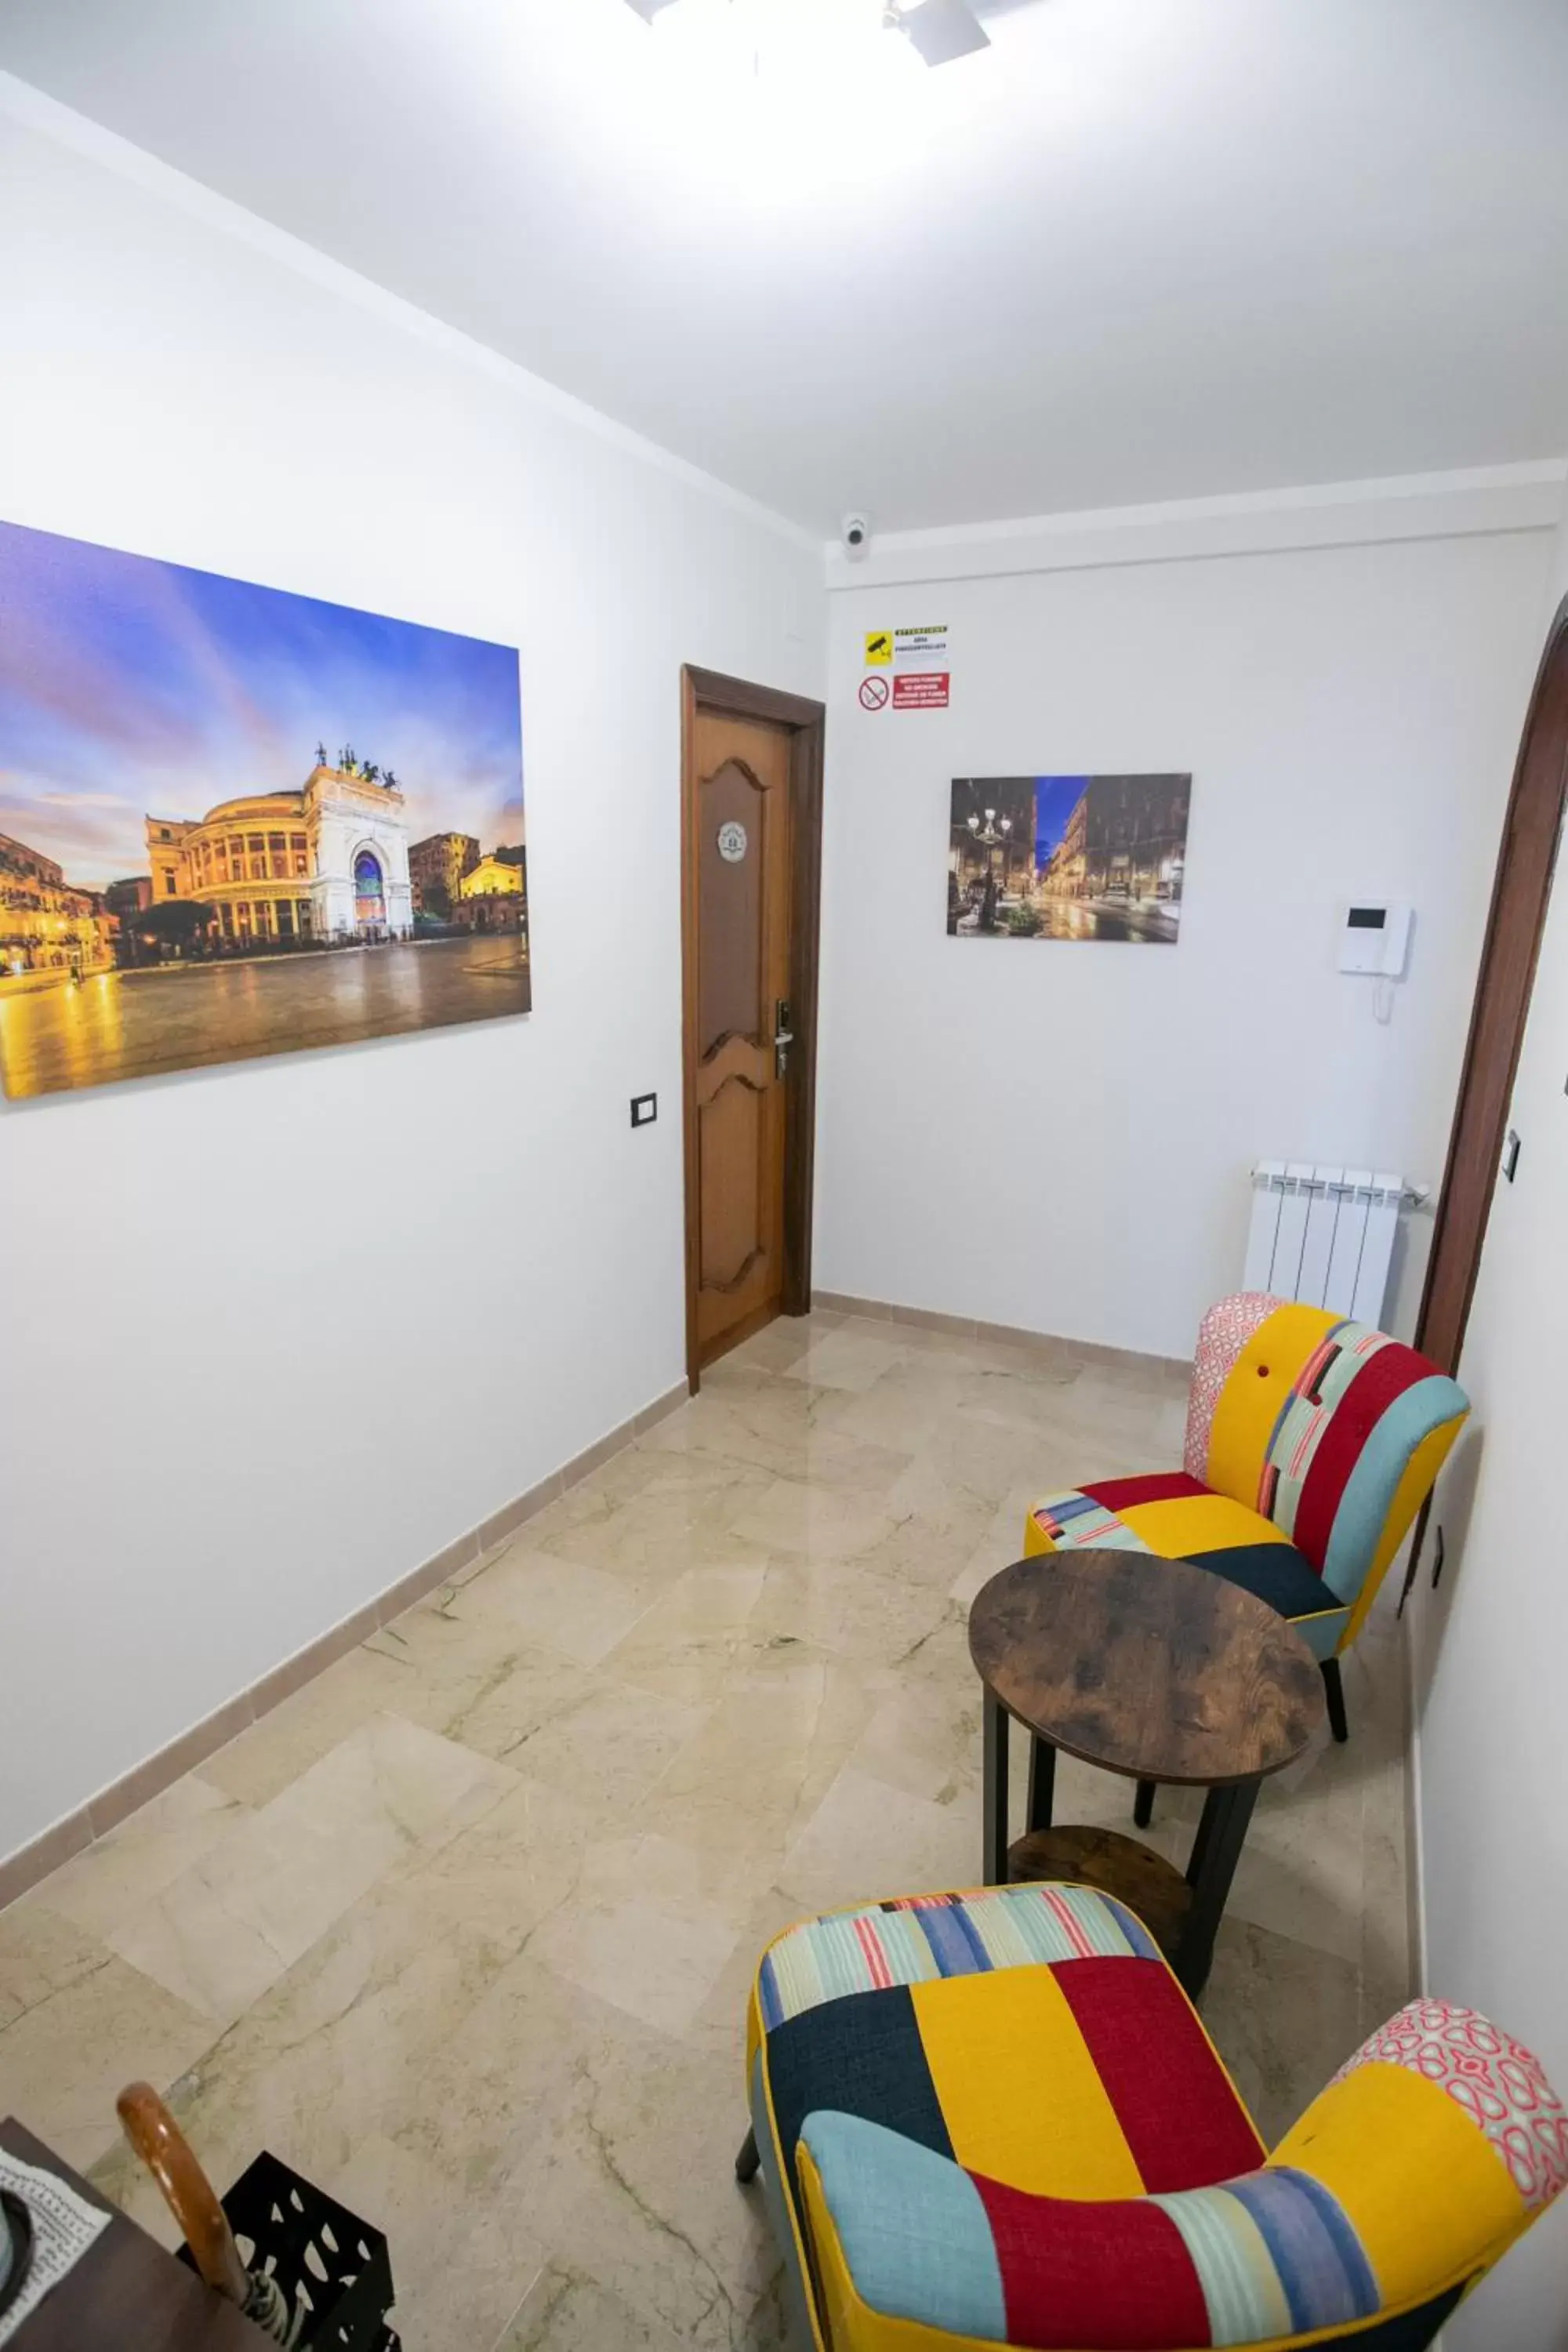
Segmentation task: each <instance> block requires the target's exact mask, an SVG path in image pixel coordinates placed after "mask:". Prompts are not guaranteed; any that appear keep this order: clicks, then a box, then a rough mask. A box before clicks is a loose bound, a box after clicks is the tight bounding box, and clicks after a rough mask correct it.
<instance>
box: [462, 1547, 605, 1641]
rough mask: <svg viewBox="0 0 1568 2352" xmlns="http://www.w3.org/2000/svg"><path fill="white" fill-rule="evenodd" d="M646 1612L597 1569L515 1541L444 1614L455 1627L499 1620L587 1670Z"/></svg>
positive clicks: (467, 1586)
mask: <svg viewBox="0 0 1568 2352" xmlns="http://www.w3.org/2000/svg"><path fill="white" fill-rule="evenodd" d="M645 1606H646V1603H645V1602H644V1601H642V1600H641V1599H640V1598H639V1597H638V1595H637V1593H636V1592H634V1591H632V1589H631V1588H630V1586H628V1585H626V1584H623V1583H622V1582H621V1580H619V1578H618V1577H614V1576H608V1575H606V1574H605V1571H604V1570H603V1569H598V1568H588V1567H585V1566H584V1564H583V1562H582V1561H581V1560H574V1561H573V1560H564V1559H554V1558H552V1555H551V1554H550V1553H549V1552H543V1551H535V1550H533V1549H531V1548H530V1547H529V1546H528V1545H526V1544H524V1543H521V1542H518V1543H515V1544H513V1545H511V1546H510V1547H509V1549H507V1550H505V1551H504V1552H502V1553H501V1555H500V1558H499V1559H496V1560H494V1561H492V1562H491V1563H490V1564H489V1566H488V1567H486V1568H485V1569H484V1570H483V1571H482V1572H481V1573H480V1574H479V1575H478V1576H476V1577H473V1578H471V1579H470V1580H469V1581H468V1583H467V1584H465V1585H464V1586H463V1587H462V1589H461V1591H458V1592H455V1593H453V1595H452V1596H451V1599H450V1600H449V1601H447V1604H446V1613H447V1615H448V1616H450V1617H452V1618H455V1619H457V1620H458V1622H467V1621H469V1620H471V1619H473V1618H475V1617H499V1618H500V1619H501V1620H502V1621H503V1622H505V1623H506V1624H507V1625H509V1626H510V1627H513V1628H515V1630H516V1631H517V1633H519V1634H520V1635H521V1634H524V1633H526V1635H527V1637H528V1639H529V1641H530V1642H531V1643H542V1644H543V1645H544V1646H545V1647H546V1648H548V1649H552V1650H558V1651H559V1652H560V1653H561V1654H562V1655H563V1656H564V1657H568V1658H570V1659H572V1660H573V1661H574V1664H577V1665H580V1666H594V1665H597V1664H598V1663H599V1660H600V1659H601V1658H602V1657H604V1655H605V1653H606V1652H607V1651H609V1650H613V1649H614V1648H615V1646H616V1643H617V1642H619V1641H622V1640H623V1639H624V1638H625V1636H626V1634H627V1633H630V1631H631V1629H632V1627H633V1626H634V1625H635V1624H636V1623H637V1619H638V1618H639V1617H640V1616H641V1615H642V1613H643V1610H644V1607H645Z"/></svg>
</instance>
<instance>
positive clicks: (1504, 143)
mask: <svg viewBox="0 0 1568 2352" xmlns="http://www.w3.org/2000/svg"><path fill="white" fill-rule="evenodd" d="M682 5H683V6H684V5H687V0H682ZM773 5H775V6H778V7H784V6H791V7H805V9H806V10H807V11H808V13H813V14H816V15H818V16H819V15H820V14H821V11H822V10H823V8H824V7H827V8H829V9H842V10H847V11H850V12H855V11H863V10H864V9H865V7H866V6H867V0H773ZM680 13H681V12H680V10H679V9H677V10H676V11H675V12H674V14H675V16H677V17H679V15H680ZM988 22H989V25H990V29H991V32H992V36H993V41H994V47H992V48H991V49H990V50H989V51H986V52H984V53H983V54H981V55H979V56H976V57H973V58H965V59H963V60H961V61H960V62H959V63H957V64H955V65H952V66H949V67H945V68H941V69H940V70H937V71H934V72H933V71H928V70H926V69H925V68H922V67H921V66H920V64H919V63H918V61H917V60H915V59H914V58H912V56H911V55H910V52H909V51H908V49H907V47H905V45H904V44H902V43H901V42H900V41H899V40H898V39H897V38H896V37H882V36H880V35H877V36H876V37H874V38H873V39H871V40H870V42H869V43H868V44H866V45H863V46H860V47H857V46H855V45H853V44H851V45H850V46H849V47H847V48H846V50H845V52H844V55H843V58H842V60H841V61H839V62H837V63H833V64H830V65H828V66H827V67H826V68H821V67H819V66H817V65H816V64H814V65H813V67H812V68H811V69H810V70H809V71H803V72H801V73H795V74H792V73H791V71H790V69H789V68H788V65H787V63H786V65H785V66H784V68H778V69H775V71H774V72H773V74H772V75H770V76H764V77H763V79H761V80H757V79H749V78H747V77H746V76H745V75H743V74H742V73H738V72H736V71H734V70H733V69H732V68H731V67H730V66H729V65H727V64H726V63H725V61H724V60H723V58H722V57H720V58H718V60H717V61H715V60H714V58H713V57H712V55H711V53H710V52H705V51H704V50H703V49H702V48H701V47H696V48H693V47H691V46H690V45H689V44H688V45H687V46H686V47H683V46H682V43H681V40H680V38H679V36H676V37H671V36H670V35H669V34H668V32H667V31H666V30H665V29H663V28H661V27H658V26H656V27H654V28H652V29H650V28H648V27H647V26H645V25H643V24H642V23H641V22H640V21H639V19H638V18H637V16H635V15H634V14H633V13H632V11H631V9H630V8H628V7H627V6H626V5H625V0H374V5H371V0H135V5H127V0H0V65H3V66H5V67H6V68H10V69H11V70H12V71H13V72H15V73H17V74H19V75H21V76H22V77H23V78H24V79H26V80H28V81H31V82H33V83H36V84H37V86H38V87H39V88H41V89H45V90H47V91H48V92H49V93H50V94H51V95H53V96H54V97H56V98H58V99H61V100H65V101H66V103H67V104H68V105H70V106H73V107H75V108H78V109H79V110H80V111H81V112H83V113H85V114H87V115H89V116H91V117H93V118H94V119H95V120H96V121H100V122H101V123H103V124H106V125H107V126H109V127H110V129H111V130H114V131H120V132H121V133H123V134H124V135H125V136H126V137H128V138H130V139H132V140H134V141H135V142H138V143H139V144H140V145H142V146H143V147H146V148H148V149H150V150H152V151H153V152H154V153H155V154H157V155H160V156H162V157H163V158H164V159H165V160H166V161H168V162H169V163H174V164H176V165H178V166H179V167H180V168H181V169H183V170H184V171H185V172H188V173H192V174H194V175H195V177H196V178H197V179H199V180H202V181H205V183H206V184H208V185H210V186H211V187H213V188H216V189H218V190H220V191H221V192H222V193H223V194H226V195H228V196H232V197H234V198H237V200H238V201H239V202H240V203H242V204H244V205H248V206H250V207H251V208H252V209H253V210H254V211H256V212H258V213H259V214H261V215H264V216H265V217H266V218H268V219H269V220H271V221H273V222H275V223H277V224H279V226H283V227H285V228H288V229H291V230H293V231H295V232H296V233H297V234H298V235H299V236H301V237H304V238H306V239H308V240H309V241H310V243H311V244H312V245H315V246H317V247H321V249H323V250H324V251H326V252H327V253H330V254H331V255H333V256H334V257H336V258H338V259H339V260H341V261H343V262H346V263H349V264H350V265H352V266H353V267H354V268H357V269H360V270H362V271H363V272H364V273H365V274H366V275H367V276H369V277H371V278H374V279H377V280H378V281H379V282H380V283H381V284H382V285H384V286H385V287H388V288H390V289H394V290H395V291H396V292H397V293H400V294H402V295H405V296H406V297H408V298H409V299H412V300H413V301H415V302H417V303H419V304H421V305H422V306H423V307H424V308H426V310H431V311H433V312H435V313H436V314H437V316H438V317H440V318H442V319H445V320H447V321H449V322H450V323H452V324H454V325H456V326H458V327H462V328H464V329H466V330H468V332H470V333H471V334H473V335H476V336H478V337H479V338H480V339H481V340H482V341H485V342H487V343H489V344H491V345H493V346H494V347H495V348H496V349H497V350H498V351H500V352H506V353H507V354H509V355H510V357H512V358H513V359H516V360H518V361H521V362H522V363H523V364H524V365H525V366H527V367H529V368H531V369H533V370H535V371H536V372H537V373H540V374H541V375H543V376H546V377H548V378H550V379H551V380H552V381H553V382H554V383H557V384H560V385H562V386H563V387H565V388H566V389H567V390H568V391H571V392H574V393H576V394H580V395H581V396H582V397H583V398H584V399H586V400H588V401H591V402H593V403H594V404H595V406H597V407H599V408H601V409H603V410H605V412H607V413H608V414H609V415H612V416H614V417H616V418H618V419H620V420H621V421H622V422H623V423H625V424H627V425H633V426H635V427H637V428H638V429H639V430H641V431H642V432H644V433H646V434H647V435H649V436H651V437H652V438H653V439H654V440H656V441H658V442H661V443H662V444H663V445H664V446H666V447H667V448H669V449H672V450H675V451H678V452H679V454H680V455H682V456H683V457H689V458H691V459H693V460H694V461H695V462H696V463H698V464H699V465H701V466H703V467H707V468H708V469H709V471H710V472H711V473H713V474H716V475H718V476H720V477H721V478H722V479H724V480H725V481H727V482H729V483H731V484H732V485H733V486H735V487H736V488H740V489H743V490H747V491H750V492H751V493H752V495H753V496H754V497H756V498H758V499H763V500H764V501H765V502H766V503H767V504H768V505H769V506H771V507H773V508H775V509H778V510H779V511H781V512H782V513H784V514H787V515H789V516H792V517H794V518H795V520H798V521H801V522H805V523H806V524H809V525H810V526H812V527H813V528H819V529H821V530H825V531H826V530H832V529H835V528H836V527H837V520H838V517H839V515H840V514H841V512H842V511H843V510H844V509H846V508H847V507H866V508H868V509H869V510H870V512H871V514H872V516H873V519H874V520H875V522H876V524H877V525H878V527H879V528H880V529H884V530H886V529H893V528H899V527H904V526H910V525H920V524H930V523H943V522H953V521H964V520H981V519H990V518H994V517H998V516H1004V515H1019V514H1031V513H1044V512H1051V511H1057V510H1061V509H1076V508H1081V507H1089V506H1096V505H1101V504H1121V503H1126V502H1134V501H1142V500H1145V499H1165V498H1181V497H1187V496H1198V495H1202V494H1204V493H1207V492H1212V491H1222V490H1246V489H1252V488H1272V487H1276V486H1279V485H1282V484H1287V483H1291V484H1295V483H1310V482H1321V481H1335V480H1347V479H1355V478H1363V477H1367V476H1374V475H1380V474H1389V473H1401V472H1410V471H1423V470H1426V469H1432V468H1441V467H1455V466H1470V465H1483V464H1491V463H1499V462H1503V461H1508V460H1512V459H1521V458H1531V457H1552V456H1556V455H1559V454H1561V453H1562V451H1563V448H1564V447H1565V446H1568V0H1034V5H1027V6H1022V5H1017V0H1012V5H1009V6H1008V7H1007V9H1006V10H1005V13H1001V14H998V15H995V16H992V17H990V18H989V19H988ZM667 23H668V20H667ZM813 54H814V57H815V55H816V53H815V52H814V53H813Z"/></svg>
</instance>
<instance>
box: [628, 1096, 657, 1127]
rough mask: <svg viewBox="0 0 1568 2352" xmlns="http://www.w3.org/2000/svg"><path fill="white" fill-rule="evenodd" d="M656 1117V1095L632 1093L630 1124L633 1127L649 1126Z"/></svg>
mask: <svg viewBox="0 0 1568 2352" xmlns="http://www.w3.org/2000/svg"><path fill="white" fill-rule="evenodd" d="M656 1118H658V1096H657V1095H634V1096H633V1097H632V1125H633V1126H634V1127H651V1126H652V1125H653V1123H654V1120H655V1119H656Z"/></svg>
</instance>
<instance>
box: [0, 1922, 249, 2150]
mask: <svg viewBox="0 0 1568 2352" xmlns="http://www.w3.org/2000/svg"><path fill="white" fill-rule="evenodd" d="M215 2039H216V2027H215V2026H214V2023H213V2021H212V2019H211V2018H210V2017H207V2016H204V2015H203V2014H202V2013H201V2011H198V2010H195V2009H193V2008H192V2007H191V2006H190V2005H189V2003H187V2002H185V2001H183V2000H179V1999H178V1998H177V1997H176V1996H175V1995H174V1993H171V1992H168V1991H166V1990H164V1988H163V1986H162V1985H159V1984H154V1983H153V1982H151V1981H150V1980H149V1979H148V1978H147V1977H145V1976H144V1975H142V1973H141V1971H140V1970H139V1969H134V1968H132V1967H131V1966H129V1964H128V1963H127V1962H126V1961H124V1960H122V1959H121V1958H119V1957H118V1956H117V1955H116V1954H115V1953H113V1952H110V1951H105V1952H104V1953H103V1955H102V1957H101V1958H100V1960H99V1961H98V1963H97V1965H96V1966H95V1967H93V1968H90V1969H86V1970H83V1971H81V1972H79V1973H77V1974H74V1975H70V1976H69V1977H68V1979H67V1981H65V1982H64V1983H62V1984H61V1985H60V1986H59V1988H58V1990H56V1991H54V1992H51V1993H49V1994H48V1995H47V1997H46V1998H45V1999H43V2000H35V2001H33V2002H32V2003H31V2005H30V2006H29V2007H28V2008H26V2010H24V2011H22V2013H21V2014H20V2015H19V2016H18V2017H16V2018H15V2019H14V2020H13V2021H12V2022H11V2023H10V2024H9V2025H7V2026H6V2028H5V2032H0V2115H7V2116H18V2117H19V2118H20V2119H21V2120H22V2121H23V2122H24V2123H26V2125H27V2126H28V2127H29V2129H31V2130H33V2131H35V2132H37V2134H38V2136H39V2137H40V2138H41V2139H43V2140H45V2141H47V2144H48V2146H49V2147H52V2148H55V2149H57V2150H58V2153H59V2154H60V2155H61V2156H63V2157H64V2158H65V2159H66V2161H67V2162H68V2164H73V2165H75V2166H76V2167H77V2168H78V2170H79V2171H84V2170H85V2169H86V2168H87V2167H88V2166H89V2165H91V2164H93V2163H95V2162H96V2161H97V2159H98V2158H100V2156H101V2155H102V2154H103V2152H104V2150H105V2149H106V2148H108V2147H110V2146H111V2145H112V2144H113V2143H114V2141H115V2140H116V2139H117V2138H118V2137H119V2134H120V2123H119V2118H118V2117H117V2116H116V2115H115V2112H114V2102H115V2098H116V2096H117V2095H118V2094H119V2093H120V2092H121V2090H122V2089H123V2088H124V2086H125V2084H127V2083H133V2082H137V2081H145V2082H150V2083H153V2084H155V2085H157V2086H159V2087H160V2088H162V2087H164V2086H166V2085H167V2084H170V2083H172V2082H174V2080H175V2078H176V2077H177V2076H178V2075H180V2074H184V2070H185V2069H186V2067H188V2066H191V2065H193V2064H194V2063H195V2061H196V2060H197V2059H198V2058H199V2057H200V2056H201V2055H202V2053H203V2052H204V2051H205V2050H206V2049H208V2048H209V2047H210V2046H211V2044H212V2042H213V2041H214V2040H215Z"/></svg>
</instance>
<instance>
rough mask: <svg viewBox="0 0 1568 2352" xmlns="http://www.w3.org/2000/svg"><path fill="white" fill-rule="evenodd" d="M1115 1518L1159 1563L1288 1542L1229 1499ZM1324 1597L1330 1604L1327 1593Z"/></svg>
mask: <svg viewBox="0 0 1568 2352" xmlns="http://www.w3.org/2000/svg"><path fill="white" fill-rule="evenodd" d="M1117 1517H1119V1518H1120V1519H1121V1524H1122V1526H1123V1527H1128V1528H1131V1529H1132V1531H1133V1533H1134V1534H1135V1535H1138V1536H1141V1537H1142V1539H1143V1541H1144V1542H1145V1543H1146V1544H1147V1545H1148V1547H1149V1549H1150V1550H1151V1551H1155V1552H1158V1553H1159V1555H1160V1557H1161V1559H1190V1558H1191V1557H1192V1555H1193V1554H1194V1552H1200V1551H1234V1550H1236V1549H1238V1548H1239V1547H1240V1546H1241V1545H1242V1544H1263V1543H1277V1544H1288V1543H1289V1540H1290V1538H1289V1536H1288V1535H1287V1534H1286V1533H1285V1532H1284V1530H1283V1528H1277V1527H1276V1526H1275V1524H1274V1522H1273V1520H1272V1519H1266V1518H1265V1517H1263V1516H1262V1514H1261V1512H1258V1511H1255V1510H1252V1509H1250V1508H1249V1507H1248V1506H1247V1504H1245V1503H1238V1502H1237V1501H1235V1499H1234V1498H1233V1497H1232V1496H1229V1495H1183V1496H1178V1497H1176V1498H1175V1499H1174V1500H1173V1501H1171V1502H1164V1503H1128V1504H1125V1505H1124V1506H1123V1507H1122V1508H1121V1510H1120V1511H1119V1512H1118V1513H1117ZM1326 1597H1327V1598H1328V1599H1330V1600H1332V1595H1328V1596H1326Z"/></svg>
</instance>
